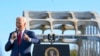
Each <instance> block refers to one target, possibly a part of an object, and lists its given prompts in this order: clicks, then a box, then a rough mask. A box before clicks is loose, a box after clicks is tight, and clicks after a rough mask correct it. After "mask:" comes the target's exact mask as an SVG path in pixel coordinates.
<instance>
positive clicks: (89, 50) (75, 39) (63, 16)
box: [23, 11, 100, 56]
mask: <svg viewBox="0 0 100 56" xmlns="http://www.w3.org/2000/svg"><path fill="white" fill-rule="evenodd" d="M23 16H24V17H25V18H26V20H27V26H26V28H27V29H29V30H41V31H42V33H41V34H37V36H38V37H39V38H40V39H41V41H42V43H41V44H45V43H49V44H57V43H58V44H76V45H77V46H78V52H77V56H100V16H99V15H98V14H97V13H96V12H93V11H85V12H72V11H51V12H50V11H24V12H23ZM46 30H50V33H49V34H44V33H45V32H46ZM54 30H60V31H61V33H60V32H59V31H56V32H54ZM67 30H72V31H75V32H74V33H73V34H72V35H71V34H70V35H67V34H66V31H67ZM56 33H60V34H56ZM69 33H71V31H70V32H69Z"/></svg>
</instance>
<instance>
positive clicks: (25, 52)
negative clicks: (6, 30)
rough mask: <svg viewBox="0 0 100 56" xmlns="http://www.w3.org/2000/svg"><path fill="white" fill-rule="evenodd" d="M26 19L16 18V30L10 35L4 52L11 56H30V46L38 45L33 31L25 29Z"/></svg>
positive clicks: (38, 41)
mask: <svg viewBox="0 0 100 56" xmlns="http://www.w3.org/2000/svg"><path fill="white" fill-rule="evenodd" d="M25 26H26V19H25V18H24V17H17V18H16V30H15V31H13V32H11V33H10V36H9V39H8V42H7V44H6V45H5V50H6V51H10V50H12V52H11V56H31V44H32V43H34V44H39V43H40V40H39V39H38V38H37V37H36V36H35V34H34V32H33V31H29V30H26V29H25Z"/></svg>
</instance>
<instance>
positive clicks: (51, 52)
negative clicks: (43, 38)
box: [32, 44, 70, 56]
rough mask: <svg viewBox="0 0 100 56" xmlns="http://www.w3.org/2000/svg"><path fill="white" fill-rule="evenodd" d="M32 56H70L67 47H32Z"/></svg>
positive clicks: (48, 45)
mask: <svg viewBox="0 0 100 56" xmlns="http://www.w3.org/2000/svg"><path fill="white" fill-rule="evenodd" d="M32 56H70V49H69V45H59V44H54V45H50V44H39V45H34V48H33V52H32Z"/></svg>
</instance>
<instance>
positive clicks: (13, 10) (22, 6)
mask: <svg viewBox="0 0 100 56" xmlns="http://www.w3.org/2000/svg"><path fill="white" fill-rule="evenodd" d="M99 5H100V1H99V0H0V51H1V52H2V54H3V55H2V56H8V55H9V54H10V52H5V51H4V45H5V43H6V42H7V40H8V36H9V33H10V32H11V31H13V30H15V19H16V17H17V16H22V12H23V11H24V10H31V11H95V12H97V13H99V14H100V6H99Z"/></svg>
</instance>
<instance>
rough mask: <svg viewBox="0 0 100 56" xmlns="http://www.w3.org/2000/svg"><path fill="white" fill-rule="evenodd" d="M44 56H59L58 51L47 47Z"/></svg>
mask: <svg viewBox="0 0 100 56" xmlns="http://www.w3.org/2000/svg"><path fill="white" fill-rule="evenodd" d="M45 56H59V51H58V49H57V48H55V47H49V48H47V49H46V50H45Z"/></svg>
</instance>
